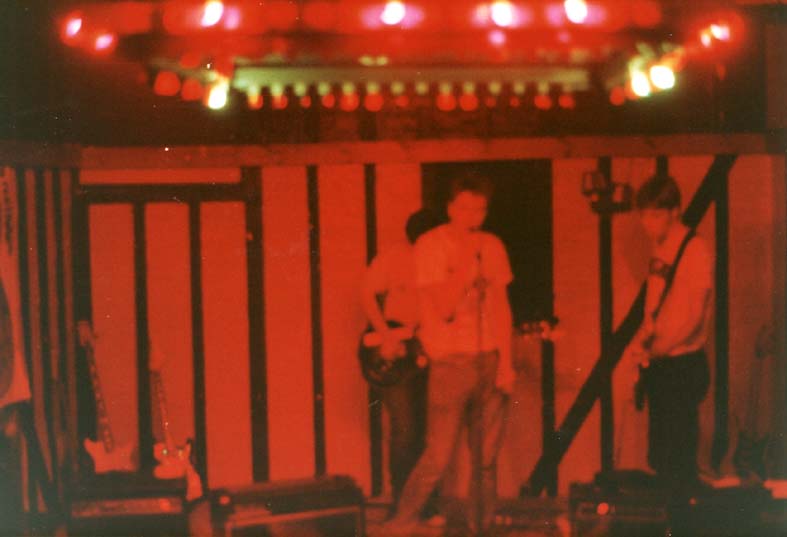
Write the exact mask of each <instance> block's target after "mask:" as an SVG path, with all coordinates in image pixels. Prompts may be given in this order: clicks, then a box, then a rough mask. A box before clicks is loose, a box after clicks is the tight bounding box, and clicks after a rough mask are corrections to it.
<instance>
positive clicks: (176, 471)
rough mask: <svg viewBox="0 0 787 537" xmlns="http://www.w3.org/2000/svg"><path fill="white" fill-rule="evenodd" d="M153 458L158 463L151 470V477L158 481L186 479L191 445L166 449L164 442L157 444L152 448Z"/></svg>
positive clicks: (189, 465)
mask: <svg viewBox="0 0 787 537" xmlns="http://www.w3.org/2000/svg"><path fill="white" fill-rule="evenodd" d="M153 457H154V458H155V459H156V461H157V462H158V465H156V467H155V468H154V469H153V475H154V476H156V477H157V478H158V479H179V478H182V477H186V473H187V472H188V469H189V467H191V444H186V445H185V446H183V447H176V448H174V449H168V448H167V445H166V444H165V443H164V442H159V443H157V444H155V445H154V446H153Z"/></svg>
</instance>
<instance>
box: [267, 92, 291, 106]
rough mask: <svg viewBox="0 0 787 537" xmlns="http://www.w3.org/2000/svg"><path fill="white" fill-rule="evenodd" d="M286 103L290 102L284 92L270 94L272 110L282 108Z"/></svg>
mask: <svg viewBox="0 0 787 537" xmlns="http://www.w3.org/2000/svg"><path fill="white" fill-rule="evenodd" d="M288 104H290V100H289V99H288V98H287V96H286V95H285V94H284V93H281V94H278V95H272V96H271V105H272V106H273V109H274V110H284V109H285V108H287V105H288Z"/></svg>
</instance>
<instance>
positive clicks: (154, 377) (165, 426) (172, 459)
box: [148, 347, 202, 500]
mask: <svg viewBox="0 0 787 537" xmlns="http://www.w3.org/2000/svg"><path fill="white" fill-rule="evenodd" d="M151 351H152V352H151V355H150V364H149V366H148V367H149V369H150V383H151V388H152V391H153V397H154V398H155V403H156V408H157V410H158V418H159V426H160V430H161V436H162V440H163V441H162V442H157V443H156V444H154V445H153V457H154V458H155V459H156V462H158V464H157V465H156V467H155V468H153V475H154V476H155V477H156V478H157V479H180V478H183V477H185V478H186V489H187V490H186V499H187V500H193V499H196V498H199V497H201V496H202V480H201V479H200V476H199V474H198V473H197V471H196V470H195V469H194V466H193V464H192V461H191V456H192V444H191V441H188V442H187V443H186V445H185V446H178V445H176V444H175V441H174V440H173V438H172V432H171V431H170V427H169V424H170V421H169V412H168V410H167V399H166V395H165V392H164V383H163V381H162V378H161V366H162V364H163V360H162V359H161V355H160V354H159V353H158V352H157V349H156V348H155V347H152V348H151Z"/></svg>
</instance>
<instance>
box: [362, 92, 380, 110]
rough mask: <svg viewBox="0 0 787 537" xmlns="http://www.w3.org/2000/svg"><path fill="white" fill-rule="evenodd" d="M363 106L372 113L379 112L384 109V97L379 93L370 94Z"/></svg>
mask: <svg viewBox="0 0 787 537" xmlns="http://www.w3.org/2000/svg"><path fill="white" fill-rule="evenodd" d="M363 106H364V108H366V109H367V110H368V111H370V112H379V111H380V110H382V108H383V96H382V95H380V94H379V93H368V94H366V97H365V98H364V100H363Z"/></svg>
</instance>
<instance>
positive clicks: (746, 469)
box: [732, 326, 776, 479]
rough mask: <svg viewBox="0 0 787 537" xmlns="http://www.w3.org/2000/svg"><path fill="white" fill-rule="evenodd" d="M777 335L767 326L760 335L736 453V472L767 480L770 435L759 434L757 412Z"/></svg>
mask: <svg viewBox="0 0 787 537" xmlns="http://www.w3.org/2000/svg"><path fill="white" fill-rule="evenodd" d="M775 338H776V336H775V334H774V333H773V330H772V329H769V328H768V327H766V326H763V327H762V328H761V329H760V332H759V333H758V335H757V343H756V345H755V349H754V357H755V360H754V366H753V367H752V371H751V378H750V379H749V398H748V401H747V405H746V406H747V408H746V416H745V418H744V423H743V427H741V430H740V431H739V433H738V443H737V445H736V446H735V453H734V454H733V456H732V464H733V466H734V467H735V471H736V472H737V473H738V475H739V476H740V477H742V478H748V477H754V476H757V477H759V478H760V479H765V473H766V454H767V450H768V446H769V444H770V440H771V439H770V435H769V434H762V435H760V434H758V433H757V414H758V412H759V406H760V390H759V389H758V387H759V385H760V382H761V380H762V379H761V378H760V377H761V376H762V363H763V361H764V360H765V358H766V357H768V356H772V355H773V353H774V348H775V345H776V342H775V341H776V340H775Z"/></svg>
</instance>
